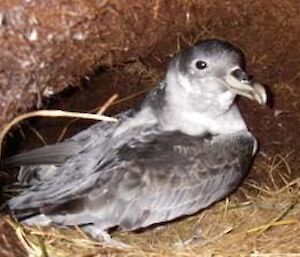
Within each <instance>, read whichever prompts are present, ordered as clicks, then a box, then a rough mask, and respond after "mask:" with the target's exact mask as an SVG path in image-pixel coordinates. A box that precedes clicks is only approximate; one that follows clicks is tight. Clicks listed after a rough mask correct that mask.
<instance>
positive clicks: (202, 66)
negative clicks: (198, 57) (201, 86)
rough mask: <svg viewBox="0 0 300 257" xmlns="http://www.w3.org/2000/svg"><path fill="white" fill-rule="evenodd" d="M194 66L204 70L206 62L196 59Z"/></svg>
mask: <svg viewBox="0 0 300 257" xmlns="http://www.w3.org/2000/svg"><path fill="white" fill-rule="evenodd" d="M196 67H197V69H198V70H204V69H205V68H206V67H207V63H206V62H204V61H197V62H196Z"/></svg>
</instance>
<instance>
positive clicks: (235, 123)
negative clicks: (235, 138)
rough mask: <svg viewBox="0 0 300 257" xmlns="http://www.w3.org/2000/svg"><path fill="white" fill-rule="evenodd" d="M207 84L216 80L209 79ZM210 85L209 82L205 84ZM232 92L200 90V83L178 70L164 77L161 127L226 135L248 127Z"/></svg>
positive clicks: (193, 133)
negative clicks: (164, 97) (164, 102)
mask: <svg viewBox="0 0 300 257" xmlns="http://www.w3.org/2000/svg"><path fill="white" fill-rule="evenodd" d="M206 83H209V84H210V83H218V82H217V81H213V80H209V81H207V82H206ZM205 86H206V88H209V85H207V84H206V85H205ZM234 98H235V94H234V93H232V92H230V91H228V90H227V91H224V92H218V93H217V94H216V93H213V92H207V91H201V85H199V84H196V83H195V82H194V84H193V82H191V81H190V80H189V79H188V78H186V77H185V76H182V75H181V74H180V73H176V72H168V74H167V76H166V105H165V107H164V110H163V111H162V112H161V113H160V114H159V115H160V117H159V123H160V125H161V127H162V129H164V130H171V131H173V130H179V131H181V132H183V133H186V134H189V135H201V134H203V133H205V132H209V133H212V134H229V133H233V132H236V131H240V130H245V129H247V127H246V124H245V122H244V120H243V118H242V116H241V114H240V112H239V110H238V108H237V106H236V105H235V104H234V103H233V102H234Z"/></svg>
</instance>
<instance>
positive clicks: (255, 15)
mask: <svg viewBox="0 0 300 257" xmlns="http://www.w3.org/2000/svg"><path fill="white" fill-rule="evenodd" d="M157 2H160V1H157ZM186 2H187V3H188V4H187V6H186V8H187V9H185V12H186V14H187V10H189V14H190V16H191V18H190V19H191V20H190V22H189V24H188V25H187V26H186V27H185V29H184V30H181V31H180V32H179V31H178V34H176V35H175V36H174V35H170V38H165V39H164V40H163V43H161V44H159V45H156V47H155V48H153V49H151V51H150V50H149V49H148V51H146V53H147V54H145V55H139V56H137V55H136V56H135V57H136V58H135V60H133V61H130V62H127V63H123V64H120V65H119V66H114V67H113V68H110V69H107V68H104V69H100V70H97V71H94V73H93V75H90V78H89V79H87V78H83V79H82V82H81V84H80V87H78V88H71V89H69V90H67V91H65V92H63V93H62V94H60V95H56V96H53V97H51V98H50V99H48V100H47V102H44V106H47V107H49V108H53V109H57V108H59V109H62V110H76V111H89V110H92V109H94V108H96V107H99V106H101V105H102V104H103V103H104V102H105V101H106V100H107V99H108V98H109V97H110V96H112V95H113V94H114V93H118V94H119V99H122V98H124V97H126V96H130V95H132V94H134V93H136V92H140V91H143V90H145V89H148V88H151V87H152V86H154V85H155V84H156V83H157V81H158V80H159V78H161V76H162V75H163V73H164V71H165V67H166V63H167V62H168V60H169V58H170V54H172V53H174V52H175V51H176V50H177V49H178V48H179V49H180V48H182V47H184V46H185V45H190V44H192V43H193V42H195V41H197V40H198V39H202V38H207V37H219V38H225V39H228V40H229V41H231V42H233V43H236V44H237V45H239V46H240V47H241V48H242V49H243V50H244V51H245V53H246V56H247V59H248V64H249V65H248V70H249V71H250V72H251V73H252V74H253V75H254V76H255V77H256V78H257V79H258V80H259V81H260V82H262V83H264V84H266V85H267V86H268V88H269V92H270V95H271V96H272V97H271V102H270V106H268V107H267V108H261V107H259V106H257V105H256V104H255V103H252V102H250V101H248V100H245V99H239V106H240V108H241V110H242V113H243V115H244V117H245V119H246V121H247V124H248V126H249V128H250V130H251V131H253V133H254V134H255V135H256V136H257V138H258V140H259V142H260V152H259V154H258V156H257V159H256V162H255V164H254V169H253V171H252V172H251V173H250V175H249V177H248V179H247V181H248V182H250V181H253V180H254V181H256V182H257V183H258V184H260V185H266V184H267V183H269V182H267V181H268V179H269V178H268V177H267V173H266V172H265V170H264V168H262V167H263V165H270V166H271V164H272V162H273V161H275V160H278V159H279V160H280V159H281V160H284V161H282V163H281V164H280V165H278V166H277V167H276V169H275V170H274V177H275V179H277V181H278V183H279V181H280V183H282V180H281V179H280V177H281V174H282V173H290V180H292V179H293V178H296V177H299V176H300V155H299V152H300V140H299V136H300V87H299V83H300V70H299V68H300V61H299V56H300V41H299V35H300V18H299V17H300V2H299V1H297V0H295V1H288V0H284V1H275V0H273V1H258V0H257V1H228V2H226V1H225V2H222V4H220V3H221V2H220V1H199V2H197V1H195V2H192V1H186ZM196 2H197V3H196ZM200 2H201V3H200ZM178 14H180V15H182V13H181V12H180V11H178ZM161 16H162V17H163V14H162V13H161ZM175 17H176V15H175ZM186 22H187V21H186ZM146 38H147V37H146ZM146 38H145V40H146ZM174 38H176V40H173V39H174ZM134 53H135V52H134ZM137 57H138V58H137ZM116 60H118V59H116ZM142 95H143V94H140V95H139V96H137V97H135V98H131V99H130V100H128V101H123V102H121V103H116V104H115V105H113V106H111V108H110V109H109V110H108V112H107V114H111V113H116V112H119V111H120V110H123V109H126V108H129V107H131V106H132V105H133V104H135V103H137V102H139V101H140V100H141V98H142ZM69 121H70V120H66V119H60V120H57V119H55V120H53V119H35V120H32V121H31V122H26V123H25V124H24V126H22V128H21V129H18V130H16V131H15V133H14V135H13V137H9V138H8V141H7V144H6V151H5V153H4V154H6V155H9V154H12V153H15V152H18V151H23V150H24V149H30V148H33V147H36V146H39V145H42V144H43V143H42V142H41V140H40V139H39V137H38V136H37V133H36V131H38V133H39V134H40V135H42V137H43V139H44V140H45V141H46V142H47V143H53V142H56V141H57V140H58V139H59V137H60V135H61V133H62V130H63V128H64V127H65V126H66V125H67V124H68V123H69ZM91 123H93V122H86V121H77V122H75V123H74V124H72V125H71V126H70V128H69V130H68V131H67V133H66V135H65V137H69V136H70V135H72V134H73V133H76V132H78V131H80V130H82V129H83V128H84V127H85V126H88V125H90V124H91ZM24 135H25V136H24ZM286 164H288V165H286ZM247 181H246V182H247ZM243 187H246V185H243ZM3 226H6V227H5V229H3V230H2V228H1V234H2V237H0V245H1V246H2V245H3V247H2V248H1V249H2V250H0V256H2V255H3V256H14V255H13V252H11V253H10V254H8V253H9V252H10V251H11V250H10V249H11V248H13V249H14V251H16V254H15V256H22V255H21V252H23V250H20V252H17V251H19V250H17V249H19V248H20V247H18V246H17V245H19V243H17V241H14V240H13V239H12V238H15V235H14V232H13V231H12V230H10V229H9V227H8V226H7V225H3ZM9 230H10V232H8V231H9ZM287 231H288V230H287ZM1 238H2V239H1ZM7 242H8V243H7ZM14 242H15V243H16V244H17V245H16V246H14ZM11 245H13V246H11ZM278 249H280V246H278ZM1 251H2V252H1ZM5 251H6V252H5ZM1 254H2V255H1ZM224 256H226V255H224ZM228 256H229V255H228Z"/></svg>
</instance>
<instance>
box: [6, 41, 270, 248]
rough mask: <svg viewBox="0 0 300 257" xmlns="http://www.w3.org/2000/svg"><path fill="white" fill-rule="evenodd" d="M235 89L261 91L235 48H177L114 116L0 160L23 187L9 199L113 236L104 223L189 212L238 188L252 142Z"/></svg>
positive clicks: (138, 224)
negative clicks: (139, 95) (155, 78)
mask: <svg viewBox="0 0 300 257" xmlns="http://www.w3.org/2000/svg"><path fill="white" fill-rule="evenodd" d="M237 95H241V96H245V97H247V98H250V99H253V100H256V101H257V102H258V103H260V104H264V103H265V102H266V98H267V97H266V91H265V89H264V87H263V86H261V85H260V84H259V83H257V82H255V81H254V80H253V79H252V77H250V76H249V75H248V74H247V73H246V71H245V58H244V55H243V53H242V51H241V50H240V49H238V48H237V47H235V46H233V45H232V44H230V43H228V42H226V41H223V40H218V39H209V40H204V41H201V42H199V43H197V44H195V45H194V46H192V47H190V48H187V49H185V50H183V51H182V52H180V53H178V54H177V55H176V56H175V57H174V58H173V59H172V60H171V62H170V64H169V66H168V69H167V73H166V76H165V78H164V79H163V81H161V82H160V83H159V85H158V86H157V87H156V88H155V89H153V90H152V91H151V92H150V93H149V94H148V95H147V96H146V98H145V99H144V101H143V102H142V103H141V104H140V105H139V106H138V108H133V109H130V110H128V111H126V112H123V113H121V114H119V115H117V118H118V122H116V123H107V122H99V123H97V124H95V125H93V126H91V127H89V128H88V129H86V130H84V131H82V132H80V133H79V134H77V135H75V136H73V137H71V138H69V139H67V140H65V141H64V142H62V143H58V144H55V145H49V146H45V147H42V148H39V149H35V150H32V151H29V152H27V153H21V154H19V155H15V156H13V157H11V158H10V159H8V160H7V163H8V164H11V165H15V166H21V170H20V173H19V176H18V179H19V183H21V184H22V185H26V186H27V187H26V188H25V189H24V191H23V192H22V193H21V194H20V195H18V196H16V197H14V198H12V199H11V200H10V201H9V203H8V206H9V208H10V210H11V211H12V212H13V213H14V214H15V215H16V216H17V217H18V218H19V219H20V220H22V221H23V222H24V223H26V224H31V225H36V224H37V225H48V224H56V225H58V226H63V227H65V226H73V225H76V226H80V227H81V228H82V229H83V230H84V231H86V232H87V233H89V234H90V235H91V236H92V237H94V238H96V239H98V240H104V241H106V242H107V243H109V244H110V243H111V244H115V245H117V243H116V241H114V240H113V239H111V238H110V235H109V234H108V232H107V231H108V230H109V229H110V228H114V227H119V228H120V229H122V230H124V231H133V230H137V229H140V228H145V227H148V226H150V225H152V224H157V223H162V222H166V221H170V220H174V219H176V218H178V217H181V216H185V215H191V214H193V213H196V212H197V211H199V210H201V209H203V208H206V207H208V206H209V205H211V204H212V203H214V202H216V201H218V200H220V199H222V198H224V197H226V196H227V195H228V194H229V193H231V192H232V191H233V190H235V189H236V188H237V186H238V185H239V184H240V183H241V181H242V179H243V178H244V177H245V175H246V174H247V172H248V169H249V166H250V164H251V161H252V159H253V155H254V154H255V152H256V150H257V143H256V139H255V138H254V136H253V135H252V134H251V133H250V132H249V131H248V129H247V126H246V124H245V122H244V120H243V118H242V116H241V114H240V112H239V110H238V107H237V106H236V105H235V103H234V100H235V98H236V96H237Z"/></svg>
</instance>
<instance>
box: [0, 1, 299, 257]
mask: <svg viewBox="0 0 300 257" xmlns="http://www.w3.org/2000/svg"><path fill="white" fill-rule="evenodd" d="M299 35H300V1H298V0H282V1H279V0H277V1H276V0H268V1H267V0H266V1H261V0H252V1H240V0H232V1H218V0H209V1H208V0H207V1H204V0H203V1H201V0H200V1H193V0H184V1H176V0H175V1H162V0H155V1H154V0H153V1H145V0H135V1H125V0H124V1H122V0H115V1H105V0H104V1H84V0H72V1H71V0H65V1H63V0H56V1H55V0H52V1H43V0H23V1H17V0H2V1H1V2H0V45H1V51H0V104H1V107H0V127H1V126H4V125H5V124H6V123H7V122H8V121H10V120H11V119H12V118H13V117H15V116H16V115H18V114H20V113H24V112H25V111H28V110H30V109H36V108H52V109H62V110H76V111H91V110H95V109H97V108H99V107H101V105H102V104H103V103H104V102H105V101H106V100H107V99H108V98H109V97H111V96H112V95H113V94H115V93H117V94H118V95H119V98H118V99H117V101H116V102H115V103H114V104H113V105H112V106H111V107H110V108H109V109H108V111H107V112H106V113H107V114H113V113H116V112H118V111H120V110H122V109H125V108H129V107H131V106H132V105H133V104H135V103H137V102H139V101H140V100H141V99H142V97H143V95H144V94H145V92H146V91H147V90H149V89H150V88H151V87H153V86H154V85H155V84H156V83H157V82H158V81H159V79H160V78H161V77H162V76H163V74H164V71H165V68H166V64H167V62H168V60H169V59H170V57H171V56H172V54H174V53H175V52H176V51H178V50H180V49H182V48H184V47H185V46H188V45H191V44H193V43H194V42H196V41H198V40H201V39H205V38H211V37H217V38H223V39H226V40H229V41H230V42H232V43H234V44H236V45H238V46H239V47H241V48H242V49H243V51H244V52H245V54H246V56H247V60H248V70H249V71H250V73H252V74H253V75H254V76H255V77H256V79H257V80H259V81H260V82H262V83H264V84H266V85H267V87H268V88H269V94H270V99H271V101H270V105H269V107H267V108H264V109H263V108H261V107H259V106H257V105H256V104H255V103H252V102H250V101H248V100H245V99H240V101H239V105H240V107H241V109H242V111H243V114H244V116H245V118H246V120H247V122H248V124H249V128H250V129H251V130H252V131H253V133H254V134H255V135H256V136H257V137H258V139H259V141H260V152H259V154H258V156H257V157H258V158H257V161H256V162H255V164H254V167H253V170H252V172H251V173H250V175H249V177H248V179H247V180H246V182H245V183H244V184H243V186H242V188H241V189H240V190H239V191H238V192H237V193H236V194H234V195H233V196H231V197H230V201H231V203H232V202H233V203H236V204H237V205H236V206H238V207H235V208H237V209H238V210H239V211H238V212H237V211H235V212H233V213H231V212H230V213H227V214H226V215H228V219H226V222H224V224H225V223H226V225H228V224H231V225H232V226H233V227H234V229H233V232H231V233H229V234H228V235H227V234H226V235H224V236H222V238H221V239H220V240H219V238H218V237H217V235H216V233H215V234H214V233H213V232H212V233H210V232H211V231H213V230H214V228H215V226H216V225H215V223H218V222H216V221H220V220H222V221H224V219H223V218H224V210H223V209H224V208H223V207H224V205H225V201H224V202H220V203H219V204H217V205H215V206H213V207H212V208H210V209H208V210H206V211H204V212H202V213H200V215H198V216H196V217H192V218H190V219H188V220H186V221H182V222H179V223H178V224H179V225H178V224H177V223H176V224H171V225H170V226H166V228H164V229H163V230H154V231H153V230H149V231H146V232H144V233H142V234H137V235H135V234H133V235H132V234H130V235H127V234H125V235H124V238H125V239H124V241H126V240H127V241H129V242H130V243H131V244H134V245H136V246H137V247H138V248H140V250H141V249H143V250H144V252H139V251H137V252H134V253H131V256H143V255H145V256H191V255H193V254H199V255H200V256H292V255H288V254H300V246H299V245H300V239H299V238H300V220H299V219H300V218H299V217H300V208H299V204H298V199H299V196H300V194H299V187H300V182H299V175H300V155H299V151H300V141H299V135H300V86H299V83H300V40H299ZM65 88H67V89H66V90H64V91H63V92H62V90H63V89H65ZM58 92H61V93H60V94H57V93H58ZM128 97H129V99H127V98H128ZM124 98H125V99H124ZM126 99H127V100H126ZM69 122H70V120H66V119H59V120H57V119H55V120H54V119H34V120H31V121H30V122H24V123H23V126H22V127H20V128H18V129H16V130H15V132H14V133H13V134H11V135H10V136H9V137H7V141H6V144H5V151H4V155H9V154H13V153H15V152H18V151H22V150H24V149H29V148H33V147H36V146H40V145H42V144H45V143H53V142H56V141H58V140H61V139H62V138H65V137H68V136H70V135H72V134H73V133H75V132H77V131H79V130H82V129H83V128H84V127H85V126H88V125H89V124H92V123H93V122H83V121H77V122H73V123H72V124H71V125H69V126H68V129H65V128H66V126H67V125H68V124H69ZM2 177H3V178H4V180H3V181H4V182H3V183H4V185H5V186H6V185H7V184H8V182H7V181H9V180H10V178H11V176H10V173H9V172H8V171H6V172H5V173H3V175H2ZM287 185H288V187H287ZM286 189H287V191H286ZM280 190H281V191H280ZM3 191H4V192H3V194H2V197H3V199H5V198H6V197H7V196H9V195H10V191H9V190H6V189H5V187H4V190H3ZM281 192H282V193H281ZM241 202H242V203H248V202H250V203H251V204H250V207H247V208H249V209H247V208H246V209H244V208H240V207H241V204H240V203H241ZM238 204H240V205H238ZM247 206H248V205H247ZM262 206H263V207H262ZM266 206H267V207H266ZM222 208H223V209H222ZM233 209H234V208H233ZM290 210H292V212H290ZM284 212H286V213H284ZM286 214H288V215H289V216H287V217H286V216H285V215H286ZM200 220H201V221H200ZM249 220H251V222H250V221H249ZM249 222H250V223H249ZM270 222H275V223H276V222H277V223H276V224H277V225H276V226H275V225H274V227H276V228H273V225H272V226H271V225H270V224H271V223H270ZM279 222H281V223H279ZM289 222H290V223H289ZM198 223H199V224H200V226H201V229H202V230H204V234H206V235H208V236H207V237H208V238H213V239H214V240H212V239H211V241H212V243H211V244H208V245H205V246H204V247H201V246H200V247H198V248H197V247H196V248H192V247H191V248H188V250H186V249H185V250H174V249H173V248H172V247H171V246H170V245H167V244H166V245H165V244H163V243H161V242H170V241H172V240H173V241H178V240H177V239H178V238H177V237H179V238H182V237H183V238H184V237H185V236H186V234H189V233H190V234H193V232H191V231H186V230H187V228H186V227H189V228H191V227H192V228H193V229H192V230H193V231H194V229H195V226H196V225H195V224H198ZM275 223H274V224H275ZM11 224H13V225H9V223H8V222H7V220H5V219H2V220H1V221H0V226H1V228H0V231H1V234H0V256H23V255H24V256H26V252H27V254H28V251H29V250H28V249H27V250H26V249H25V248H24V242H23V243H22V240H20V235H19V239H17V237H16V234H18V233H20V232H18V231H19V230H18V229H17V228H16V227H14V226H16V224H15V223H11ZM212 224H214V225H212ZM220 224H223V223H222V222H220ZM224 224H223V225H224ZM260 224H264V225H266V227H265V228H266V231H264V230H263V231H262V232H261V229H258V232H259V233H257V234H255V236H253V235H252V236H248V234H247V236H245V237H243V236H241V233H242V232H243V231H245V230H246V231H247V232H249V230H251V229H253V228H258V227H259V226H260ZM268 224H269V226H267V225H268ZM278 224H279V225H278ZM280 224H281V225H282V226H281V225H280ZM289 224H290V225H289ZM12 228H13V229H12ZM206 228H207V229H206ZM218 229H219V228H215V231H218ZM223 230H224V229H223V228H221V232H222V231H223ZM174 231H176V233H174ZM241 231H242V232H241ZM16 232H17V233H16ZM206 232H207V233H206ZM221 232H220V233H221ZM24 233H25V234H26V236H28V237H25V238H26V239H27V240H29V242H34V245H37V249H39V251H41V250H40V249H42V248H43V247H44V244H45V245H46V248H47V251H46V253H43V251H41V252H42V254H41V255H39V256H74V255H76V254H77V255H78V256H96V255H97V254H103V253H105V254H106V255H108V256H114V255H115V254H121V255H122V256H123V255H124V253H118V252H117V253H116V252H115V251H108V250H106V249H102V248H101V247H99V246H98V245H95V244H92V243H91V242H92V241H89V243H86V242H85V243H86V244H84V243H82V241H80V243H78V242H79V241H78V240H79V239H78V240H77V241H76V240H75V241H72V240H71V239H70V240H69V239H68V240H65V238H66V237H67V238H72V236H73V234H72V233H73V232H69V233H70V234H67V235H62V234H59V233H60V232H57V231H52V230H50V231H47V230H46V232H44V230H41V229H37V230H30V229H27V230H26V231H25V232H24ZM174 234H176V236H174ZM221 234H222V233H221ZM32 235H35V237H34V238H31V236H32ZM36 235H38V237H37V238H36ZM51 235H52V236H51ZM171 235H173V237H172V236H171ZM236 235H238V236H236ZM243 235H244V234H243ZM76 236H77V237H78V234H76ZM76 236H75V237H76ZM121 236H122V240H123V235H121ZM174 237H175V239H174ZM216 237H217V238H216ZM237 237H238V238H239V239H237ZM61 238H64V240H65V241H64V240H60V239H61ZM128 238H129V239H128ZM30 240H32V241H30ZM80 240H82V236H81V237H80ZM131 240H132V241H131ZM41 242H42V243H41ZM149 242H150V243H149ZM81 243H82V244H83V245H81ZM78 245H79V246H78ZM149 245H150V246H149ZM42 246H43V247H42ZM76 247H77V248H76ZM53 249H54V250H53ZM62 249H63V250H64V251H65V252H66V254H65V255H63V254H62V253H61V250H62ZM66 249H68V250H66ZM53 251H54V252H53ZM81 251H82V252H81ZM103 251H104V252H103ZM53 253H54V254H53ZM58 253H59V254H58ZM35 254H36V252H35ZM43 254H44V255H43ZM45 254H46V255H45ZM47 254H48V255H47ZM126 254H127V253H126ZM264 254H266V255H264ZM267 254H271V255H267ZM276 254H277V255H276ZM33 256H38V255H33ZM124 256H127V255H124ZM293 256H296V255H293ZM297 256H300V255H297Z"/></svg>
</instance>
